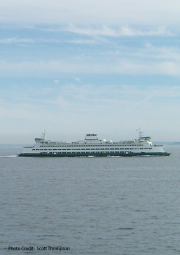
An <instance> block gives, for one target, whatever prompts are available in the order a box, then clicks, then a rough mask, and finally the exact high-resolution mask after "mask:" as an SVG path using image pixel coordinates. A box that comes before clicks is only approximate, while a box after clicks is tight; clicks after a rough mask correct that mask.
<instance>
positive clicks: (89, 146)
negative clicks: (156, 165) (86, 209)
mask: <svg viewBox="0 0 180 255" xmlns="http://www.w3.org/2000/svg"><path fill="white" fill-rule="evenodd" d="M169 155H170V153H168V152H165V151H164V148H163V145H153V144H152V142H151V137H150V136H143V133H142V132H141V131H139V138H138V139H134V140H131V141H119V142H113V141H112V140H110V141H107V140H105V139H102V140H100V139H99V138H98V135H97V134H86V136H85V139H84V140H80V141H77V142H62V141H60V142H56V141H55V142H53V141H51V140H47V139H46V133H45V132H44V133H42V137H41V138H35V145H34V146H29V147H24V148H23V151H22V153H20V154H19V155H18V156H20V157H37V156H38V157H107V156H110V157H115V156H117V157H118V156H126V157H127V156H128V157H130V156H169Z"/></svg>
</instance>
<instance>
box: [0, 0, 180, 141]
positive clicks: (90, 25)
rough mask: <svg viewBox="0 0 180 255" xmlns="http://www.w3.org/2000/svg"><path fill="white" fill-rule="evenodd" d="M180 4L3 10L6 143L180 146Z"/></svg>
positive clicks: (56, 3) (62, 3)
mask: <svg viewBox="0 0 180 255" xmlns="http://www.w3.org/2000/svg"><path fill="white" fill-rule="evenodd" d="M179 13H180V1H179V0H171V1H170V0H152V1H149V0H148V1H147V0H111V1H110V0H76V1H74V0H43V1H42V0H38V1H37V0H36V1H35V0H31V1H30V0H6V1H4V0H0V123H1V125H0V143H1V144H12V143H17V144H22V143H23V144H25V143H27V144H28V143H30V144H32V143H33V142H34V138H35V137H41V134H42V132H43V131H44V130H46V132H47V138H48V139H50V140H61V141H76V140H82V139H84V137H85V134H86V133H97V134H98V135H99V138H100V139H107V140H108V139H112V140H113V141H119V140H126V139H127V140H131V139H134V138H137V137H138V133H137V131H136V130H137V129H139V128H140V129H141V130H142V131H143V132H144V135H147V136H148V135H150V136H151V137H152V139H153V141H176V142H179V141H180V130H179V126H180V26H179V24H180V15H179Z"/></svg>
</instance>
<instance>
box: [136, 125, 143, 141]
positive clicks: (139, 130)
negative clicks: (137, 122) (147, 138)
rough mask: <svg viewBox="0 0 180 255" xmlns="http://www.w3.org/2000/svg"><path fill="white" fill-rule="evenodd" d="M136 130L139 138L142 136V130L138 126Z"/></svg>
mask: <svg viewBox="0 0 180 255" xmlns="http://www.w3.org/2000/svg"><path fill="white" fill-rule="evenodd" d="M136 131H138V133H139V139H140V138H141V137H142V135H143V132H142V131H141V129H140V127H139V129H136Z"/></svg>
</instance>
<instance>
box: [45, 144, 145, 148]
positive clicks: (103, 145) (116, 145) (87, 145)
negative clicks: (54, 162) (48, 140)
mask: <svg viewBox="0 0 180 255" xmlns="http://www.w3.org/2000/svg"><path fill="white" fill-rule="evenodd" d="M105 146H110V147H111V146H112V144H96V145H94V144H92V145H91V144H86V145H64V144H63V145H60V144H58V145H48V146H46V145H44V146H43V145H41V146H40V147H43V148H44V147H105ZM113 146H115V147H119V146H120V145H119V144H113ZM121 146H128V147H129V146H144V145H143V144H123V145H121Z"/></svg>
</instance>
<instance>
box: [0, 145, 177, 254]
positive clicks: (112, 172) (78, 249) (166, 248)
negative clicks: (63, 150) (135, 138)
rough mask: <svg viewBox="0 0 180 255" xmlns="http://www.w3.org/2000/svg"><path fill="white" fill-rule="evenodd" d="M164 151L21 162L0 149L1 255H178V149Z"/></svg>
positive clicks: (9, 151) (12, 151) (9, 149)
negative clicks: (159, 154) (159, 153)
mask: <svg viewBox="0 0 180 255" xmlns="http://www.w3.org/2000/svg"><path fill="white" fill-rule="evenodd" d="M165 149H166V151H168V152H172V155H171V156H170V157H130V158H128V157H127V158H126V157H108V158H23V157H16V154H17V153H19V152H20V151H21V149H20V148H19V147H17V148H15V147H6V148H3V147H1V148H0V180H1V184H0V217H1V220H0V243H1V244H0V254H1V255H6V254H8V255H9V254H42V255H47V254H75V255H76V254H108V255H109V254H112V255H116V254H117V255H146V254H151V255H156V254H157V255H161V254H163V255H166V254H167V255H172V254H179V253H180V156H179V155H180V147H179V146H171V147H169V146H166V147H165ZM50 247H51V248H50Z"/></svg>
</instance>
